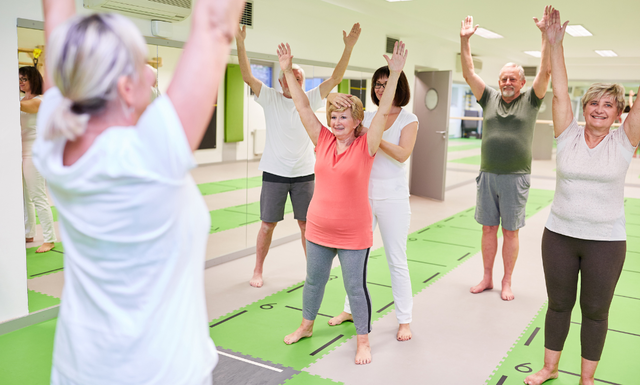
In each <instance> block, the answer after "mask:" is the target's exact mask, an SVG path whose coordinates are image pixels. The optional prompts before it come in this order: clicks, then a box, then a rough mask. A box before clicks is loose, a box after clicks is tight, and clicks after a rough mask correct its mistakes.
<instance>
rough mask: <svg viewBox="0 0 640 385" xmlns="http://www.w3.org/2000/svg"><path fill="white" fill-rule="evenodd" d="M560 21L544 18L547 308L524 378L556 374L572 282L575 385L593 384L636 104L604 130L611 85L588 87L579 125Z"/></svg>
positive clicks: (618, 254) (637, 136)
mask: <svg viewBox="0 0 640 385" xmlns="http://www.w3.org/2000/svg"><path fill="white" fill-rule="evenodd" d="M567 23H568V22H565V23H564V24H561V22H560V13H559V12H558V11H557V10H556V11H554V12H553V14H552V16H551V17H550V18H549V20H548V28H547V32H546V33H547V37H548V39H549V43H550V46H551V76H552V77H553V125H554V131H555V136H556V138H557V140H558V150H557V155H556V162H557V177H556V191H555V196H554V198H553V204H552V206H551V214H550V215H549V219H548V220H547V224H546V226H545V227H546V228H545V230H544V234H543V237H542V262H543V266H544V274H545V281H546V286H547V294H548V296H549V307H548V310H547V315H546V321H545V353H544V366H543V368H542V369H541V370H540V371H538V372H537V373H535V374H532V375H530V376H528V377H527V378H526V379H525V381H524V382H525V384H528V385H539V384H542V383H543V382H545V381H547V380H550V379H553V378H557V377H558V363H559V361H560V355H561V353H562V350H563V347H564V342H565V340H566V338H567V335H568V333H569V327H570V326H571V310H572V309H573V306H574V304H575V301H576V296H577V291H578V280H579V278H581V279H580V282H581V283H580V308H581V310H582V322H581V332H580V342H581V347H582V354H581V355H582V363H581V373H580V384H582V385H591V384H593V383H594V376H595V371H596V368H597V366H598V362H599V361H600V356H601V354H602V350H603V347H604V342H605V338H606V335H607V327H608V315H609V307H610V306H611V301H612V299H613V293H614V290H615V288H616V284H617V282H618V278H619V277H620V273H621V271H622V266H623V264H624V259H625V254H626V230H625V216H624V182H625V177H626V173H627V169H628V168H629V164H630V162H631V158H632V156H633V153H634V151H635V147H636V146H637V145H638V142H640V107H639V106H638V103H636V105H634V107H633V109H632V110H631V112H630V113H629V116H628V117H627V119H626V120H625V122H624V124H623V125H622V126H621V127H620V128H619V129H617V130H611V126H612V124H613V123H614V122H615V121H616V119H619V118H620V115H621V114H622V111H623V109H624V106H625V100H624V88H623V87H622V86H621V85H619V84H604V83H596V84H593V85H592V86H591V87H590V88H589V90H588V91H587V93H586V94H585V95H584V97H583V98H582V107H583V110H584V112H583V115H584V119H585V127H584V128H583V127H581V126H579V125H578V123H577V122H576V119H575V117H574V116H573V111H572V108H571V99H570V97H569V93H568V92H567V90H568V80H567V71H566V68H565V63H564V52H563V47H562V40H563V37H564V32H565V28H566V26H567Z"/></svg>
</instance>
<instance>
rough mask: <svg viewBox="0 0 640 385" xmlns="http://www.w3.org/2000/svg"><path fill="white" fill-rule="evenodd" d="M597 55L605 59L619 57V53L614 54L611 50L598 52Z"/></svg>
mask: <svg viewBox="0 0 640 385" xmlns="http://www.w3.org/2000/svg"><path fill="white" fill-rule="evenodd" d="M596 53H597V54H598V55H600V56H604V57H615V56H618V54H617V53H615V52H613V51H612V50H610V49H604V50H596Z"/></svg>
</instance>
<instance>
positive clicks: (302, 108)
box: [278, 43, 322, 146]
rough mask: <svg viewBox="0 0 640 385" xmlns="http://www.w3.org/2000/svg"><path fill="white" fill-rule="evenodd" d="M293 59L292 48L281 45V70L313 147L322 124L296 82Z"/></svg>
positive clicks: (279, 47)
mask: <svg viewBox="0 0 640 385" xmlns="http://www.w3.org/2000/svg"><path fill="white" fill-rule="evenodd" d="M292 59H293V55H292V54H291V47H289V44H288V43H287V44H286V45H285V44H280V46H278V61H279V62H280V68H281V69H282V72H284V76H285V77H286V78H287V84H288V85H289V91H290V92H291V98H292V99H293V104H295V106H296V109H297V110H298V115H300V120H301V121H302V125H303V126H304V128H305V130H307V134H309V138H311V142H313V145H314V146H315V145H316V144H317V143H318V136H319V135H320V130H322V123H320V121H319V120H318V117H317V116H316V114H315V113H314V112H313V110H312V109H311V104H309V98H307V95H306V94H305V93H304V91H303V90H302V87H300V83H298V81H297V80H296V76H295V75H294V73H293V67H292Z"/></svg>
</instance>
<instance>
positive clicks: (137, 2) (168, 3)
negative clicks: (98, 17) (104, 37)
mask: <svg viewBox="0 0 640 385" xmlns="http://www.w3.org/2000/svg"><path fill="white" fill-rule="evenodd" d="M191 4H192V0H83V5H84V7H85V8H88V9H93V10H96V11H102V12H118V13H122V14H125V15H129V16H132V17H137V18H141V19H151V20H160V21H166V22H173V21H182V20H184V19H186V18H187V17H189V15H190V14H191Z"/></svg>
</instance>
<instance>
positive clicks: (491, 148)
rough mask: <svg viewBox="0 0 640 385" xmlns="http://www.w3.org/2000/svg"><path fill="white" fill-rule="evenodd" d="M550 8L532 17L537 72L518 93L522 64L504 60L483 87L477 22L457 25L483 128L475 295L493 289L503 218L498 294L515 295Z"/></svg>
mask: <svg viewBox="0 0 640 385" xmlns="http://www.w3.org/2000/svg"><path fill="white" fill-rule="evenodd" d="M549 12H550V9H549V7H548V8H546V9H545V14H544V17H543V18H542V20H538V19H537V18H535V17H534V21H535V23H536V26H537V27H538V28H539V29H540V31H541V32H542V49H541V51H542V57H541V61H540V72H539V73H538V75H537V76H536V78H535V80H534V81H533V87H532V88H531V89H529V90H527V91H526V92H521V90H522V88H523V87H524V85H525V83H526V79H525V76H524V69H523V68H522V67H520V66H518V65H515V64H513V63H507V64H506V65H505V66H504V67H503V68H502V70H501V71H500V77H499V78H498V86H499V88H500V89H499V91H497V90H494V89H492V88H490V87H487V86H486V84H485V82H484V81H483V80H482V79H481V78H480V77H479V76H478V75H477V74H476V73H475V71H474V67H473V60H472V57H471V45H470V43H469V39H470V38H471V36H472V35H473V34H474V33H475V31H476V29H477V28H478V26H477V25H476V26H475V27H474V25H473V18H472V17H471V16H467V18H466V19H465V20H463V21H462V28H461V30H460V43H461V59H462V74H463V76H464V78H465V80H466V81H467V83H468V84H469V87H471V91H472V92H473V95H474V96H475V97H476V99H477V100H478V103H479V104H480V105H481V106H482V107H483V109H484V123H483V129H482V149H481V151H482V155H481V166H480V175H479V176H478V178H477V179H476V180H477V181H478V195H477V204H476V220H477V221H478V223H480V224H481V225H482V261H483V265H484V274H483V277H482V281H481V282H480V283H479V284H478V285H476V286H474V287H472V288H471V290H470V291H471V292H472V293H474V294H477V293H481V292H483V291H485V290H490V289H493V264H494V261H495V258H496V254H497V252H498V228H499V226H500V223H502V235H503V237H504V244H503V246H502V259H503V262H504V277H503V278H502V292H501V298H502V299H503V300H505V301H510V300H512V299H514V295H513V291H512V290H511V276H512V274H513V269H514V267H515V263H516V259H517V258H518V248H519V240H518V231H519V229H520V228H521V227H523V226H524V217H525V212H524V208H525V205H526V203H527V197H528V193H529V177H530V173H531V143H532V141H533V129H534V127H535V122H536V118H537V116H538V110H539V108H540V105H541V103H542V99H543V98H544V95H545V94H546V91H547V87H548V85H549V78H550V75H551V63H550V61H549V49H548V42H547V40H546V35H545V29H546V26H545V22H546V18H547V17H549Z"/></svg>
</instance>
